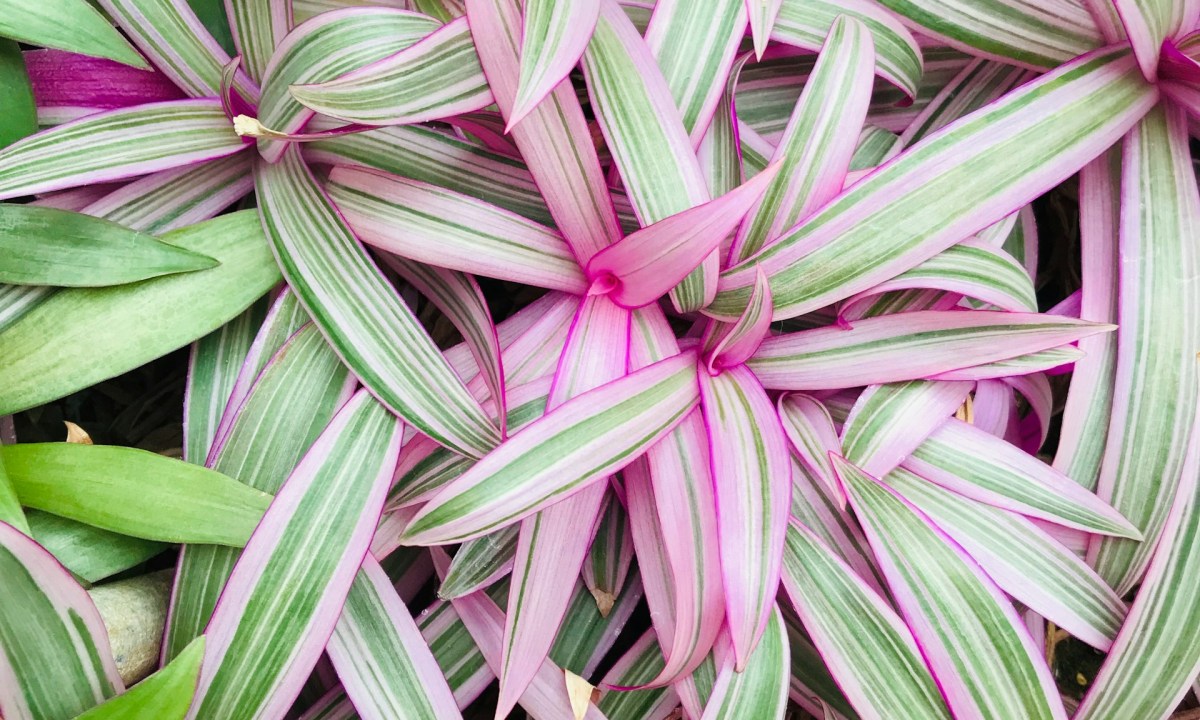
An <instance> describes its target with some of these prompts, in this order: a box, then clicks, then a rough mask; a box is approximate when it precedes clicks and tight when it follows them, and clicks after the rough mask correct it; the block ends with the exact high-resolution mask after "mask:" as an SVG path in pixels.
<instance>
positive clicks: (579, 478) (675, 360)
mask: <svg viewBox="0 0 1200 720" xmlns="http://www.w3.org/2000/svg"><path fill="white" fill-rule="evenodd" d="M695 362H696V356H695V353H684V354H682V355H678V356H675V357H672V358H668V359H666V360H663V361H661V362H657V363H654V364H653V365H650V366H648V367H646V368H645V369H643V370H639V371H637V372H635V373H631V374H629V375H628V376H626V377H624V378H621V379H619V380H616V381H614V382H611V383H608V384H606V385H602V386H600V387H599V388H597V389H595V390H592V391H589V392H585V393H583V394H581V395H578V396H576V397H574V398H572V399H571V400H568V401H567V402H565V403H563V404H562V405H561V406H559V407H558V408H556V409H555V410H553V411H551V412H549V413H547V414H546V415H544V416H543V417H542V418H540V419H538V420H535V421H534V422H533V423H531V424H530V425H529V426H528V427H526V428H525V429H524V430H523V431H522V432H520V433H518V434H516V435H514V436H513V437H512V438H510V439H509V440H508V441H506V442H505V443H504V444H503V445H501V446H499V447H498V448H497V449H496V450H495V451H493V452H491V453H489V454H488V455H486V456H485V457H484V459H482V460H480V461H479V462H478V463H476V464H475V465H474V466H472V467H471V469H470V470H468V471H467V472H466V473H464V474H463V475H462V476H461V477H459V478H458V479H457V480H455V481H454V482H452V483H450V484H449V485H447V486H446V487H445V488H443V489H442V490H441V491H440V492H439V493H438V494H437V495H435V496H434V497H433V498H432V499H431V500H430V501H429V502H428V503H427V504H426V505H425V506H424V507H423V508H422V509H421V511H420V512H419V513H417V515H416V517H414V518H413V520H412V522H411V523H410V524H409V526H408V529H407V531H406V533H405V542H406V544H412V545H434V544H444V543H448V542H461V541H463V540H469V539H470V538H472V537H478V536H480V535H484V534H486V533H488V532H490V531H492V530H495V529H497V528H500V527H503V526H505V525H508V524H510V523H513V522H516V521H517V520H520V519H522V518H523V517H526V516H527V515H529V514H531V513H533V512H536V511H537V510H539V509H541V508H544V507H546V506H548V505H551V504H553V503H554V502H556V501H558V500H561V499H563V498H564V497H568V496H570V495H571V494H573V493H575V492H579V491H581V490H583V489H585V488H586V487H587V486H588V484H589V483H591V482H593V481H595V480H597V479H599V478H601V477H604V476H607V475H609V474H612V473H614V472H616V471H618V470H620V469H621V468H622V467H624V466H625V465H627V464H628V463H629V462H630V461H632V460H633V459H634V458H635V457H637V455H638V454H639V453H640V452H642V451H643V450H645V448H647V447H648V446H650V445H652V444H654V443H655V442H656V441H657V440H659V439H660V438H662V437H663V436H664V435H665V434H666V433H668V432H669V431H670V430H671V428H673V427H675V425H676V424H677V423H678V422H679V421H680V420H682V419H683V417H684V416H685V415H686V414H687V412H688V411H690V410H691V409H692V408H694V407H695V406H696V403H697V402H698V400H699V391H698V389H697V387H696V382H695V377H696V375H695Z"/></svg>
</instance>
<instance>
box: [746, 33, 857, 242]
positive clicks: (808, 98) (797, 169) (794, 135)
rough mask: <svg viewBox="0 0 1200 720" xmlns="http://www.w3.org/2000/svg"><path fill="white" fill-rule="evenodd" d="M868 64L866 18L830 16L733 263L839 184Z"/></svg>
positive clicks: (835, 191) (837, 190)
mask: <svg viewBox="0 0 1200 720" xmlns="http://www.w3.org/2000/svg"><path fill="white" fill-rule="evenodd" d="M756 39H757V36H756ZM760 54H761V53H760ZM874 65H875V48H874V43H873V40H872V38H871V33H870V31H869V29H868V28H867V26H866V25H865V24H863V23H862V22H860V21H858V20H855V19H854V18H853V16H842V17H839V18H838V19H837V20H835V21H834V23H833V25H832V27H830V28H829V36H828V37H827V38H826V40H825V44H824V45H823V46H822V48H821V54H820V56H819V57H818V59H817V63H816V65H815V66H814V68H813V71H812V74H810V75H809V77H808V81H807V82H806V83H805V84H804V91H803V92H802V93H801V94H800V99H799V100H798V101H797V103H796V108H795V110H793V111H792V116H791V118H790V119H789V120H788V124H787V128H786V129H785V130H784V131H783V137H782V138H781V139H780V141H779V143H778V146H777V147H776V149H775V154H774V155H773V156H772V158H771V159H772V162H778V163H781V164H782V167H781V168H780V171H779V174H778V175H776V176H775V178H774V179H773V180H772V182H771V185H770V187H768V188H767V191H766V193H765V194H764V196H763V198H762V200H760V201H759V202H758V203H757V204H756V205H755V207H754V209H753V210H751V211H750V212H749V213H748V214H747V216H746V218H745V219H744V220H743V221H742V224H741V226H740V227H739V228H738V233H737V238H736V239H735V240H734V243H733V249H732V250H731V251H730V256H729V259H730V263H731V264H736V263H739V262H741V261H743V260H745V259H746V258H749V257H751V256H752V255H754V254H755V253H757V252H758V251H759V250H761V249H762V248H763V247H764V246H766V245H767V244H768V243H769V242H770V241H772V240H774V239H775V238H777V237H779V236H780V235H782V234H783V232H784V231H785V230H787V229H789V228H791V227H792V226H793V225H795V224H796V223H797V222H798V221H800V220H801V219H803V218H805V217H807V216H808V215H810V214H812V212H813V211H814V210H816V209H817V208H819V207H821V206H822V205H824V204H825V203H826V202H828V201H829V200H830V199H832V198H833V197H834V196H836V195H837V194H838V193H840V192H841V191H842V185H843V184H844V183H845V180H846V173H847V171H848V170H849V167H850V160H851V158H852V156H853V155H854V150H855V146H856V145H857V141H858V136H857V134H856V132H857V130H858V129H859V128H860V127H861V126H862V123H863V120H864V119H865V117H866V114H867V105H868V102H869V101H870V97H871V73H872V69H873V68H874Z"/></svg>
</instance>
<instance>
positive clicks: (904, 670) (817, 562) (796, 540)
mask: <svg viewBox="0 0 1200 720" xmlns="http://www.w3.org/2000/svg"><path fill="white" fill-rule="evenodd" d="M783 586H784V588H785V589H786V590H787V594H788V597H789V599H790V600H791V601H792V606H793V607H794V608H795V609H796V612H797V614H799V616H800V619H801V620H803V621H804V627H805V629H806V630H808V632H809V634H810V636H811V637H812V642H813V644H814V645H816V647H817V649H818V650H819V651H820V653H821V657H822V658H824V660H825V662H826V663H827V664H828V666H829V672H830V673H832V674H833V677H834V678H835V679H837V681H838V687H840V688H841V689H842V691H844V692H845V693H846V696H847V699H848V700H849V701H850V703H851V704H852V705H853V706H854V709H855V710H856V711H857V712H858V713H859V715H861V716H862V717H863V718H865V719H867V720H873V719H880V720H882V719H883V718H888V717H891V716H892V714H893V713H894V712H895V708H901V707H902V708H906V712H908V713H909V716H910V717H912V718H944V719H946V720H949V717H950V715H949V713H948V712H947V711H946V707H945V703H944V702H943V700H942V696H941V694H940V692H939V690H938V687H937V685H935V684H934V681H933V677H932V676H931V675H930V674H929V668H927V667H926V666H925V660H924V658H922V656H921V653H920V650H919V649H918V648H917V644H916V642H915V641H914V640H913V636H912V633H911V632H910V631H909V629H908V627H906V626H905V624H904V621H903V620H902V619H901V618H900V616H899V615H897V614H896V612H895V611H894V610H892V608H891V606H889V605H888V603H887V602H886V601H885V600H884V599H883V598H881V597H880V596H879V595H878V594H877V593H876V592H875V591H874V590H872V589H871V587H870V586H868V585H867V584H866V583H864V582H863V581H862V579H861V578H860V577H859V576H858V575H857V574H856V573H855V572H854V570H853V569H851V568H850V567H849V566H848V565H846V564H845V563H844V562H842V561H841V560H839V559H838V558H837V556H836V553H834V552H833V551H831V550H830V548H829V546H828V545H826V544H825V543H824V542H823V541H822V540H821V538H819V537H818V536H817V535H816V534H815V533H813V532H812V531H811V530H809V529H808V528H807V527H805V526H804V525H803V524H802V523H795V522H793V523H792V524H791V525H790V526H789V527H788V532H787V545H786V548H785V550H784V556H783Z"/></svg>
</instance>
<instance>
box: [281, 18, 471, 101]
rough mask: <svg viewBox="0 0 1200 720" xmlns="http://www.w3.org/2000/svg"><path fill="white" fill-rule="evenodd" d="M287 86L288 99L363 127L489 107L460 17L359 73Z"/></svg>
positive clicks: (464, 20) (467, 28)
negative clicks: (360, 124)
mask: <svg viewBox="0 0 1200 720" xmlns="http://www.w3.org/2000/svg"><path fill="white" fill-rule="evenodd" d="M314 80H318V82H314V81H313V80H307V79H306V80H305V81H304V82H293V83H292V84H291V87H290V88H289V92H291V94H292V97H294V98H296V99H297V100H299V101H300V102H301V103H303V104H304V105H305V106H307V107H308V108H310V109H312V110H315V111H317V112H319V113H322V114H324V115H329V116H330V117H335V118H339V119H341V120H346V121H349V122H355V123H362V124H364V125H402V124H411V123H419V122H426V121H428V120H438V119H440V118H445V117H449V116H451V115H459V114H462V113H466V112H472V111H474V110H479V109H481V108H485V107H487V106H488V105H491V104H492V102H493V100H492V92H491V90H490V89H489V88H488V84H487V79H486V78H485V77H484V76H483V69H482V68H480V67H479V56H478V55H477V54H476V53H475V44H474V43H473V42H472V40H471V29H470V27H469V26H468V25H467V20H466V18H458V19H457V20H454V21H452V22H450V23H448V24H446V25H443V26H442V27H440V28H437V29H436V30H433V31H432V32H430V33H429V34H428V35H427V36H426V37H424V38H422V39H421V40H419V41H417V42H415V43H413V44H412V45H411V47H407V48H404V49H401V50H399V51H396V52H393V53H392V54H389V55H388V56H386V57H383V58H380V59H378V60H376V61H374V62H371V63H370V64H367V65H364V66H363V67H361V68H359V69H355V70H352V71H351V72H347V73H345V74H341V75H337V76H336V77H334V78H332V79H328V80H325V81H324V82H319V80H320V78H314Z"/></svg>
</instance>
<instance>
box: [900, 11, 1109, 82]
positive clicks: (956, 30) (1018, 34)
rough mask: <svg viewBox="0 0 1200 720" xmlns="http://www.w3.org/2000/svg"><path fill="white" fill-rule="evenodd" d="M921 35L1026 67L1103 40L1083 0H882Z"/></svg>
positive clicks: (1054, 61) (1045, 64)
mask: <svg viewBox="0 0 1200 720" xmlns="http://www.w3.org/2000/svg"><path fill="white" fill-rule="evenodd" d="M880 4H881V5H883V6H884V7H886V8H888V9H890V10H892V11H893V12H895V13H897V14H898V15H900V16H901V17H903V18H905V19H906V20H908V21H909V23H911V24H912V25H913V26H914V27H915V28H917V29H918V30H919V31H920V32H921V33H922V34H924V35H927V36H929V37H931V38H934V39H937V40H940V41H942V42H944V43H946V44H947V45H949V46H951V47H954V48H958V49H959V50H962V51H963V52H968V53H971V54H972V55H977V56H980V57H987V58H992V59H996V60H1002V61H1005V62H1010V63H1015V64H1017V65H1021V66H1024V67H1028V68H1033V69H1044V68H1053V67H1055V66H1057V65H1059V64H1060V63H1064V62H1066V61H1068V60H1071V59H1072V58H1074V57H1075V56H1076V55H1082V54H1084V53H1086V52H1087V51H1089V50H1091V49H1093V48H1095V47H1096V46H1098V45H1100V44H1101V43H1102V42H1103V41H1102V38H1101V35H1100V31H1099V30H1098V29H1097V28H1096V24H1095V21H1093V20H1092V17H1091V15H1090V14H1089V13H1088V11H1087V9H1086V8H1085V7H1084V4H1083V3H1076V2H1070V1H1069V0H1038V1H1037V2H1029V0H976V1H975V2H972V3H968V4H959V3H954V2H947V1H946V0H880Z"/></svg>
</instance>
